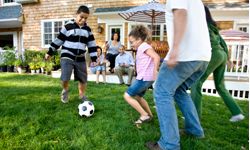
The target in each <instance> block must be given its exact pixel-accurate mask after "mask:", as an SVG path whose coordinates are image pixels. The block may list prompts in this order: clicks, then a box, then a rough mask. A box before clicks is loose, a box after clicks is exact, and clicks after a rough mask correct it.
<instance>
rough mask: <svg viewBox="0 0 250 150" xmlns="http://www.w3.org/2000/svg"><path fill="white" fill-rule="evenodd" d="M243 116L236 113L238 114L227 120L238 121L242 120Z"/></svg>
mask: <svg viewBox="0 0 250 150" xmlns="http://www.w3.org/2000/svg"><path fill="white" fill-rule="evenodd" d="M244 118H245V116H244V115H242V114H238V115H235V116H232V117H231V119H230V120H229V121H231V122H238V121H241V120H243V119H244Z"/></svg>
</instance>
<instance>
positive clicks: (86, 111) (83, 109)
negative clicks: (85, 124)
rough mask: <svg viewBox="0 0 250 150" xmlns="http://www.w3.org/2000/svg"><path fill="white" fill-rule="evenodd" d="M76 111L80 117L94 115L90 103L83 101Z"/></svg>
mask: <svg viewBox="0 0 250 150" xmlns="http://www.w3.org/2000/svg"><path fill="white" fill-rule="evenodd" d="M78 110H79V115H80V116H81V117H83V116H85V117H90V116H92V115H93V114H94V111H95V107H94V104H93V103H92V102H91V101H84V102H83V103H81V104H79V105H78Z"/></svg>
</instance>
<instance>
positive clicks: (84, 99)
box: [80, 96, 88, 102]
mask: <svg viewBox="0 0 250 150" xmlns="http://www.w3.org/2000/svg"><path fill="white" fill-rule="evenodd" d="M80 100H81V101H82V102H84V101H88V98H87V97H86V96H83V97H80Z"/></svg>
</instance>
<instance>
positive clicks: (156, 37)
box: [131, 24, 167, 41]
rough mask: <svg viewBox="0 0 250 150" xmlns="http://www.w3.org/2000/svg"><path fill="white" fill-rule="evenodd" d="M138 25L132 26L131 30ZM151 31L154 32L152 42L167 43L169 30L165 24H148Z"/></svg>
mask: <svg viewBox="0 0 250 150" xmlns="http://www.w3.org/2000/svg"><path fill="white" fill-rule="evenodd" d="M135 26H136V25H131V29H133V28H134V27H135ZM146 26H147V27H148V28H149V29H150V30H151V31H152V41H167V29H166V25H165V24H156V25H153V30H152V27H151V26H152V25H151V24H147V25H146Z"/></svg>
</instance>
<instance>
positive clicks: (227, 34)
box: [220, 30, 249, 41]
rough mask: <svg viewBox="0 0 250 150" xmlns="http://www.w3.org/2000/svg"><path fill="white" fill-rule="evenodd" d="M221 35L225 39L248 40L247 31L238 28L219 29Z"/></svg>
mask: <svg viewBox="0 0 250 150" xmlns="http://www.w3.org/2000/svg"><path fill="white" fill-rule="evenodd" d="M220 34H221V36H222V37H223V39H224V40H227V41H245V40H246V41H248V39H249V33H246V32H243V31H239V30H221V31H220Z"/></svg>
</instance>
